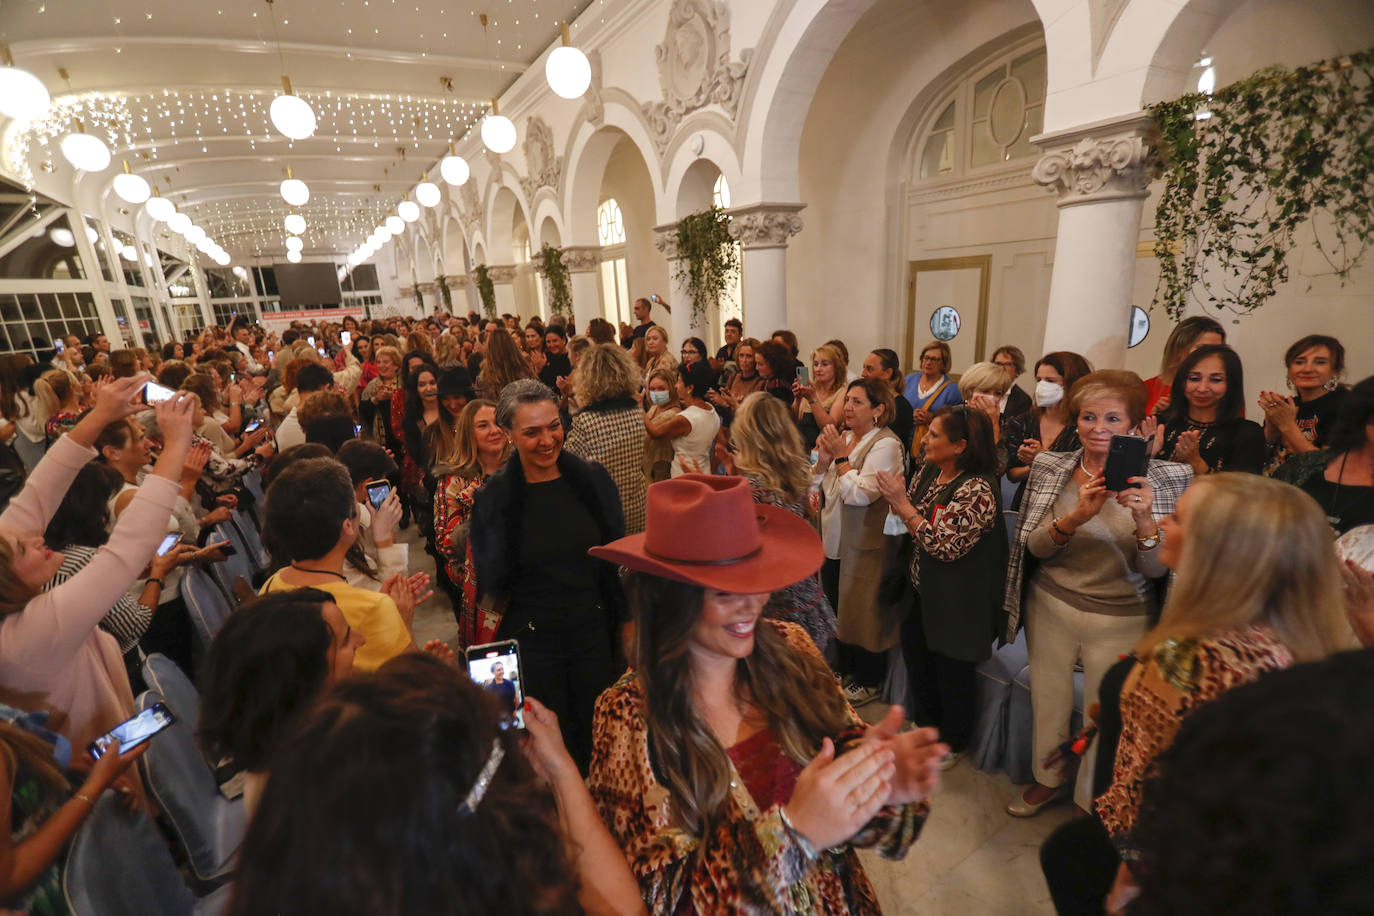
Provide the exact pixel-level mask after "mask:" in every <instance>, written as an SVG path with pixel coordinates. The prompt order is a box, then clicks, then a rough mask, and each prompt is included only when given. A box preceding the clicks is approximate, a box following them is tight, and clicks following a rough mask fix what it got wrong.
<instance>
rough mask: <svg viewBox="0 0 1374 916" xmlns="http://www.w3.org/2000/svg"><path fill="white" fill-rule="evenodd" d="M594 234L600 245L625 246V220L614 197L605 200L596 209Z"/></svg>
mask: <svg viewBox="0 0 1374 916" xmlns="http://www.w3.org/2000/svg"><path fill="white" fill-rule="evenodd" d="M596 232H597V236H598V237H599V238H600V240H601V244H602V245H624V244H625V220H624V219H623V218H622V217H621V215H620V204H618V203H616V202H615V198H614V197H608V198H606V199H605V200H603V201H602V202H601V206H599V207H597V208H596Z"/></svg>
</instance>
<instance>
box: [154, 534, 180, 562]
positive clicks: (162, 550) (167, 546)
mask: <svg viewBox="0 0 1374 916" xmlns="http://www.w3.org/2000/svg"><path fill="white" fill-rule="evenodd" d="M179 543H181V534H180V532H178V533H176V534H169V535H167V536H166V537H165V538H163V539H162V543H161V544H158V545H157V555H158V556H160V557H165V556H167V551H169V550H171V549H172V548H173V547H175V546H176V545H177V544H179Z"/></svg>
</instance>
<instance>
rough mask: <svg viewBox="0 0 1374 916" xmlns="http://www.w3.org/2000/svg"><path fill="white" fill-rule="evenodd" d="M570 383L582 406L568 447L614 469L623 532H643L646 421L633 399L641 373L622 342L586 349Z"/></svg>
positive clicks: (567, 443) (575, 420) (575, 453)
mask: <svg viewBox="0 0 1374 916" xmlns="http://www.w3.org/2000/svg"><path fill="white" fill-rule="evenodd" d="M572 382H573V393H574V396H575V397H576V398H577V403H578V404H581V405H582V409H581V410H580V411H578V412H577V413H576V414H574V415H573V419H572V429H570V430H568V436H567V441H566V442H565V443H564V448H566V449H567V450H568V451H569V452H571V453H572V454H574V455H576V456H577V457H579V458H585V459H586V460H588V461H595V462H596V463H597V464H599V465H601V466H602V467H604V468H605V469H606V470H607V471H609V472H610V475H611V479H612V480H614V481H615V486H616V489H617V490H619V491H620V507H621V510H622V512H623V513H624V515H625V530H626V531H627V532H629V533H630V534H635V533H636V532H639V531H643V530H644V487H645V483H644V439H645V436H644V427H645V420H644V412H643V410H641V409H640V406H639V402H638V401H637V400H635V394H636V393H637V392H638V391H639V371H638V370H637V369H636V368H635V364H634V362H633V361H632V360H631V359H630V354H629V353H628V352H626V351H625V350H624V349H623V348H621V347H620V346H618V345H616V344H597V345H596V346H594V347H588V348H587V349H586V350H584V351H583V353H582V356H581V358H580V359H579V360H578V363H577V373H576V374H575V375H574V376H573V379H572Z"/></svg>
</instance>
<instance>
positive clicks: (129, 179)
mask: <svg viewBox="0 0 1374 916" xmlns="http://www.w3.org/2000/svg"><path fill="white" fill-rule="evenodd" d="M123 163H124V171H122V172H120V173H119V174H118V175H116V176H115V179H114V192H115V193H116V194H118V195H119V196H120V197H122V198H123V199H124V200H126V201H128V202H129V203H131V204H141V203H143V202H144V201H145V200H147V199H148V198H149V197H150V196H152V193H153V189H152V188H150V187H148V182H147V181H145V180H144V178H143V176H142V175H135V174H134V173H133V172H131V171H129V160H128V159H125V160H123Z"/></svg>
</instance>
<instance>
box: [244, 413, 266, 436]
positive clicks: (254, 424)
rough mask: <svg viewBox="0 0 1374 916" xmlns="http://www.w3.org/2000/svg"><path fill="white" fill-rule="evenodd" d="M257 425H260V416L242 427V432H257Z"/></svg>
mask: <svg viewBox="0 0 1374 916" xmlns="http://www.w3.org/2000/svg"><path fill="white" fill-rule="evenodd" d="M259 426H262V418H261V417H259V418H258V419H256V420H254V421H253V422H252V423H249V424H248V425H247V426H245V427H244V428H243V432H244V434H247V433H251V432H257V429H258V427H259Z"/></svg>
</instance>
